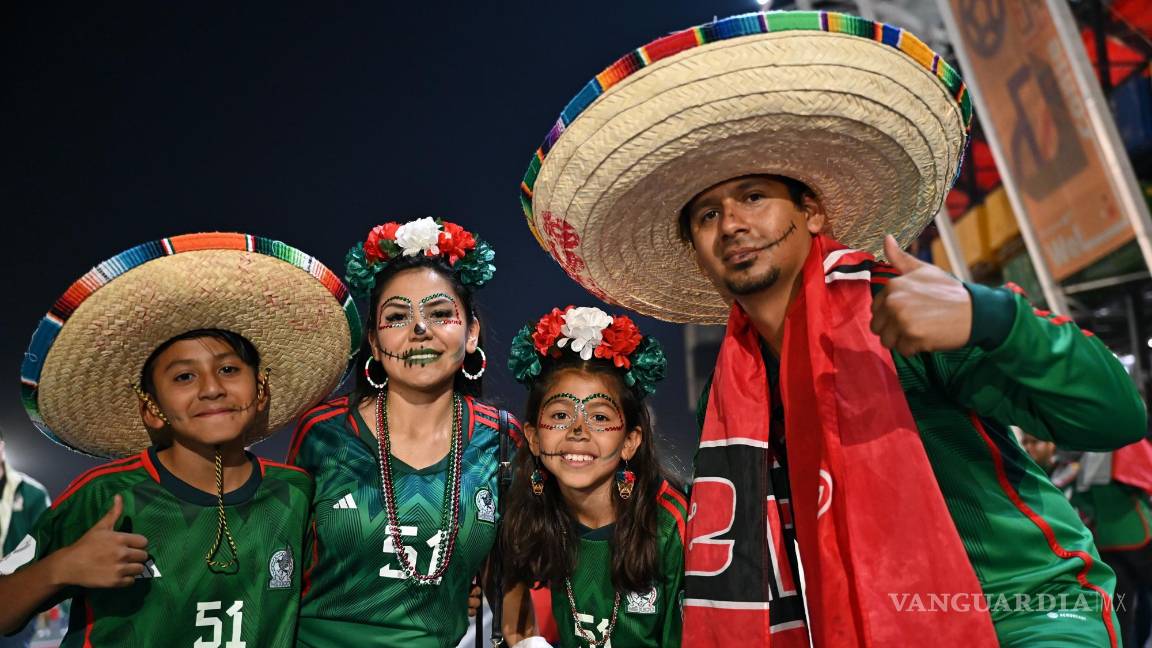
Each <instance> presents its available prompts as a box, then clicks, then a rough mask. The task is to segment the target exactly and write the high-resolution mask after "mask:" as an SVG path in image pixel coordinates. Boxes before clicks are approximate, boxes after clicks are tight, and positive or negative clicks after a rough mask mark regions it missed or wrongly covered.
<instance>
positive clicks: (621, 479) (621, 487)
mask: <svg viewBox="0 0 1152 648" xmlns="http://www.w3.org/2000/svg"><path fill="white" fill-rule="evenodd" d="M635 487H636V473H634V472H632V471H631V470H629V469H628V460H627V459H625V460H624V468H623V469H621V470H617V471H616V492H617V493H619V494H620V499H623V500H626V499H628V498H629V497H632V489H633V488H635Z"/></svg>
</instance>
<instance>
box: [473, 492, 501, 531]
mask: <svg viewBox="0 0 1152 648" xmlns="http://www.w3.org/2000/svg"><path fill="white" fill-rule="evenodd" d="M476 518H477V519H478V520H480V521H482V522H491V523H493V524H495V523H496V499H495V498H494V497H492V491H490V490H488V489H487V488H481V489H480V490H478V491H476Z"/></svg>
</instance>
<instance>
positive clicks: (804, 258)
mask: <svg viewBox="0 0 1152 648" xmlns="http://www.w3.org/2000/svg"><path fill="white" fill-rule="evenodd" d="M970 119H971V107H970V105H969V103H968V96H967V92H966V90H965V88H964V85H963V83H962V82H961V81H960V79H959V76H958V74H957V73H956V72H955V71H954V70H952V69H951V68H950V67H949V66H948V65H947V64H946V63H945V62H943V61H942V60H941V59H940V57H939V56H936V55H935V54H933V53H932V52H931V51H930V50H929V49H928V48H927V47H926V46H925V45H924V44H923V43H922V42H920V41H919V40H917V39H916V38H915V37H914V36H912V35H911V34H908V33H907V32H903V31H902V30H899V29H897V28H894V27H891V26H887V25H881V24H876V23H872V22H870V21H866V20H863V19H860V18H857V17H853V16H846V15H843V14H834V13H827V12H770V13H767V14H749V15H745V16H736V17H733V18H728V19H725V20H721V21H717V22H714V23H711V24H708V25H703V26H700V27H697V28H694V29H690V30H685V31H684V32H676V33H674V34H671V35H669V36H666V37H664V38H661V39H659V40H657V41H655V42H653V43H650V44H649V45H647V46H645V47H642V48H640V49H638V50H635V51H634V52H632V53H630V54H629V55H627V56H625V57H623V58H621V59H620V60H619V61H617V63H616V64H614V65H613V66H611V67H610V68H609V69H607V70H605V71H604V72H602V73H601V74H600V75H598V76H597V77H596V78H595V79H594V80H593V81H592V82H590V83H589V84H588V86H586V87H585V89H584V90H583V91H582V92H581V93H580V94H579V95H578V96H577V97H576V98H575V99H574V100H573V101H572V102H571V103H569V105H568V106H567V107H566V108H565V110H564V112H563V113H562V115H561V118H560V120H559V122H558V123H557V124H556V126H555V127H554V128H553V130H552V131H551V132H550V133H549V135H548V137H547V138H546V140H545V143H544V145H543V146H542V147H541V148H540V149H539V150H538V151H537V154H536V157H535V158H534V159H533V161H532V164H531V165H530V167H529V170H528V173H527V175H526V177H525V179H524V183H523V184H522V191H523V193H524V199H523V202H524V206H525V211H526V213H527V215H528V217H529V224H530V226H531V227H532V229H533V232H534V233H535V234H536V235H537V237H538V239H539V240H540V242H541V243H542V245H543V246H544V247H545V248H547V249H548V250H549V251H550V252H551V254H552V255H553V257H554V258H556V260H557V261H558V262H559V263H560V264H561V265H562V266H563V267H564V269H565V270H566V271H567V272H568V274H569V275H570V276H571V277H573V278H574V279H575V280H577V281H578V282H580V283H581V285H583V286H585V287H586V288H587V289H589V290H590V291H591V292H593V293H594V294H596V295H598V296H600V297H602V298H604V299H607V300H609V301H612V302H615V303H618V304H620V305H623V306H626V307H630V308H633V309H635V310H637V311H639V312H641V313H644V314H647V315H650V316H654V317H659V318H662V319H665V320H670V321H677V322H702V323H721V322H727V331H726V334H725V340H724V342H723V345H722V347H721V350H720V357H719V359H718V362H717V366H716V370H715V372H714V375H713V382H712V384H711V386H710V388H709V390H708V392H707V394H706V402H705V403H704V404H703V405H702V409H703V412H704V413H705V415H704V422H703V430H702V435H701V442H700V449H699V452H698V454H697V457H696V466H695V468H696V477H695V480H694V485H693V489H692V498H691V504H690V519H689V523H688V530H687V536H688V537H689V539H690V540H689V544H688V546H687V548H686V557H685V565H686V572H687V574H686V576H687V577H686V579H685V583H686V588H687V591H686V599H685V606H684V615H685V618H684V623H685V628H684V637H685V643H686V644H688V645H693V646H720V645H736V644H738V643H739V644H741V645H765V644H770V645H771V646H775V647H777V648H779V647H780V646H787V647H789V648H791V647H793V646H807V645H808V642H809V639H811V641H812V642H813V643H814V644H815V645H816V646H833V647H836V648H839V647H840V646H891V645H900V646H903V645H929V644H932V645H940V646H955V645H965V646H990V645H997V644H998V643H999V644H1000V645H1004V646H1046V647H1051V646H1085V645H1093V646H1106V645H1112V646H1115V645H1117V637H1116V634H1117V633H1116V627H1115V625H1116V622H1115V616H1114V614H1113V611H1112V610H1111V607H1110V604H1109V597H1110V595H1111V588H1112V585H1113V580H1114V579H1113V575H1112V572H1111V570H1109V569H1108V567H1107V566H1105V565H1103V564H1102V563H1101V562H1100V560H1099V556H1098V555H1097V553H1096V551H1095V548H1094V547H1093V546H1092V541H1091V536H1090V535H1089V533H1088V531H1087V529H1085V528H1084V526H1083V524H1082V523H1081V522H1080V520H1079V519H1078V517H1077V516H1076V514H1075V512H1074V511H1073V510H1072V509H1071V507H1070V506H1069V505H1068V503H1067V501H1066V500H1065V499H1064V497H1063V496H1062V495H1061V494H1060V492H1059V491H1058V490H1056V489H1055V488H1054V487H1053V486H1052V485H1051V483H1050V482H1049V481H1048V480H1047V478H1046V477H1045V476H1044V474H1043V472H1042V471H1040V470H1039V469H1038V468H1037V467H1036V466H1035V464H1034V463H1032V462H1031V461H1030V460H1029V459H1028V458H1027V456H1026V455H1025V454H1024V452H1023V450H1022V449H1021V448H1020V446H1019V444H1017V443H1016V442H1015V440H1014V439H1012V438H1011V436H1010V434H1011V433H1010V432H1009V430H1008V425H1009V424H1018V425H1020V426H1021V427H1024V428H1026V429H1028V430H1030V431H1032V432H1033V433H1034V434H1037V435H1042V436H1044V437H1046V438H1051V439H1053V440H1055V441H1056V442H1057V443H1059V444H1060V445H1061V446H1062V447H1069V448H1081V449H1109V448H1115V447H1119V446H1122V445H1124V444H1127V443H1130V442H1132V441H1135V440H1137V439H1139V438H1140V436H1141V435H1142V433H1143V430H1144V426H1145V424H1146V415H1145V411H1144V408H1143V404H1142V403H1141V401H1140V399H1139V397H1138V395H1137V394H1136V392H1135V389H1134V388H1133V387H1132V385H1131V383H1130V381H1129V380H1128V379H1127V376H1126V375H1125V373H1124V371H1123V368H1122V367H1121V366H1120V365H1119V363H1118V362H1117V361H1116V360H1115V358H1114V357H1113V356H1112V355H1111V353H1109V352H1108V351H1107V349H1105V348H1104V347H1103V346H1102V345H1100V344H1099V342H1098V341H1096V340H1095V339H1093V338H1091V337H1090V336H1088V335H1085V334H1083V333H1082V332H1081V331H1080V330H1079V329H1078V328H1076V326H1075V325H1074V324H1073V323H1072V322H1071V321H1070V320H1069V319H1068V318H1065V317H1057V316H1052V315H1050V314H1047V313H1038V314H1034V313H1033V309H1032V308H1031V307H1030V306H1029V305H1028V304H1027V303H1026V302H1025V301H1024V300H1023V299H1022V298H1020V297H1018V296H1016V295H1014V294H1012V293H1010V292H1007V291H1001V290H993V289H989V288H985V287H982V286H977V285H966V284H963V283H961V282H959V281H957V280H956V279H954V278H952V277H951V276H949V275H948V274H947V273H945V272H943V271H942V270H940V269H939V268H936V267H934V266H932V265H929V264H926V263H923V262H921V261H919V260H917V259H915V258H913V257H911V256H910V255H908V254H905V253H904V252H903V251H902V250H901V249H900V244H899V243H898V240H899V241H903V242H905V243H906V242H909V241H911V240H912V239H914V238H915V236H916V235H917V234H918V233H919V232H920V231H921V230H922V229H923V227H924V226H925V225H927V223H928V222H930V220H931V219H932V217H933V216H934V215H935V213H936V212H937V211H938V210H939V209H940V208H941V206H942V204H943V200H944V197H945V195H946V194H947V191H948V189H949V187H950V186H951V183H952V181H953V179H954V178H955V175H956V171H957V169H958V168H959V163H960V158H961V154H962V151H963V150H964V149H965V147H966V145H967V135H968V128H969V126H970ZM888 234H895V235H896V237H897V238H893V237H892V236H886V235H888ZM833 235H834V236H835V237H836V238H835V239H834V238H833ZM836 239H839V240H842V241H844V242H845V243H846V244H848V245H849V246H854V247H858V248H860V249H861V250H871V251H873V252H879V251H881V250H883V252H884V253H885V255H886V256H887V257H888V259H889V260H890V262H891V263H892V265H891V266H888V265H884V264H881V263H878V262H877V261H876V260H875V258H874V257H873V256H872V254H871V253H869V252H866V251H859V250H853V249H850V248H845V247H844V246H842V245H840V244H839V243H837V241H836ZM897 239H898V240H897ZM1100 420H1107V421H1109V425H1108V426H1100V425H1099V424H1098V422H1099V421H1100ZM793 538H795V541H794V540H793ZM797 544H798V546H799V559H801V560H802V561H803V572H804V579H803V583H802V582H801V579H800V578H799V575H798V571H799V567H800V565H799V560H798V559H797V556H796V552H795V547H796V545H797ZM990 621H991V622H994V623H995V627H994V629H993V626H992V623H991V622H990Z"/></svg>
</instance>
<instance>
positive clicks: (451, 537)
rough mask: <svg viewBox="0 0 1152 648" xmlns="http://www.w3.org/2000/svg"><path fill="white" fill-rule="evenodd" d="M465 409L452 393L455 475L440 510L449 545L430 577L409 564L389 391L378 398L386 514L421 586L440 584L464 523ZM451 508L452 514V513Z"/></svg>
mask: <svg viewBox="0 0 1152 648" xmlns="http://www.w3.org/2000/svg"><path fill="white" fill-rule="evenodd" d="M462 410H463V408H462V406H461V403H460V395H459V394H455V393H454V394H452V450H451V453H450V454H451V459H452V460H451V472H450V473H449V475H448V483H446V484H444V504H443V506H442V507H441V509H440V538H441V542H445V541H446V542H447V546H446V547H445V548H444V552H443V554H442V555H443V557H442V558H440V559H439V560H438V561H436V562H435V563H434V564H431V565H429V566H428V568H429V569H430V570H431V572H430V573H428V574H421V573H420V572H418V571H416V565H413V564H410V563H409V562H408V551H407V550H406V548H405V546H404V541H403V540H402V539H401V536H400V519H399V515H398V513H397V510H396V488H395V485H394V484H393V482H392V465H391V464H392V462H391V461H390V460H389V458H390V457H391V456H392V441H391V438H390V437H389V434H388V392H386V391H383V390H382V391H381V392H380V393H379V394H377V395H376V431H377V433H378V434H379V435H380V439H379V443H378V444H377V447H378V448H379V453H378V457H377V458H378V459H379V463H380V488H381V490H382V491H384V511H385V512H386V513H387V514H388V529H389V532H390V534H391V536H392V544H393V546H395V547H396V556H397V557H398V558H399V559H400V567H401V568H402V569H403V570H404V573H405V574H406V575H407V576H408V578H410V579H412V580H413V581H415V582H416V583H417V584H418V585H439V584H440V578H441V577H442V576H443V575H444V572H445V571H446V570H447V569H448V563H449V562H450V561H451V560H452V551H453V550H454V549H455V548H456V531H457V529H459V524H460V481H461V480H460V463H461V455H463V454H464V453H463V452H462V451H461V448H460V446H461V445H462V437H463V434H462V429H461V428H462V425H461V422H460V421H461V416H462ZM449 508H451V513H449Z"/></svg>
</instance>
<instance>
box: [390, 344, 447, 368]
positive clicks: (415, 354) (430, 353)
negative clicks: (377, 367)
mask: <svg viewBox="0 0 1152 648" xmlns="http://www.w3.org/2000/svg"><path fill="white" fill-rule="evenodd" d="M380 353H381V354H382V355H383V356H384V357H386V358H391V359H392V360H396V361H397V362H403V363H404V366H406V367H424V366H427V365H430V364H432V363H433V362H436V361H437V360H439V359H440V356H442V355H444V354H443V353H441V352H440V351H436V350H434V349H426V348H424V347H417V348H415V349H408V350H407V351H404V352H402V353H396V352H395V351H389V350H388V349H384V348H381V349H380Z"/></svg>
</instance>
